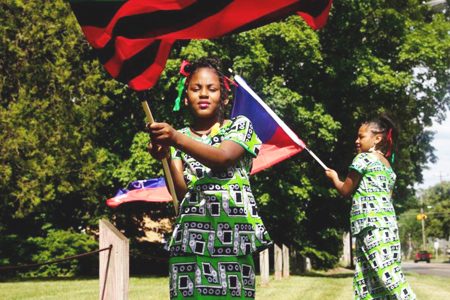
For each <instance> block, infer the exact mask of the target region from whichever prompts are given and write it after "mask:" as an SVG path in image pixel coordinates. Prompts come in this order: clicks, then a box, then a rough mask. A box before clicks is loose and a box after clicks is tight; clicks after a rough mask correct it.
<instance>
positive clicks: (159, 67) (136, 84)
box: [128, 40, 173, 91]
mask: <svg viewBox="0 0 450 300" xmlns="http://www.w3.org/2000/svg"><path fill="white" fill-rule="evenodd" d="M172 44H173V41H169V40H162V41H161V45H160V46H159V50H158V54H157V55H156V58H155V61H154V62H153V63H152V64H151V66H150V67H149V68H147V69H146V70H145V71H144V72H142V73H141V74H140V75H139V76H137V77H135V78H133V79H132V80H130V82H129V83H128V85H129V86H130V88H132V89H133V90H136V91H143V90H146V89H149V88H150V87H152V86H154V85H155V84H156V82H157V81H158V79H159V76H160V75H161V73H162V72H163V71H164V68H165V67H166V62H167V58H168V57H169V54H170V49H171V48H172Z"/></svg>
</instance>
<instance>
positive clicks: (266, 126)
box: [231, 75, 306, 174]
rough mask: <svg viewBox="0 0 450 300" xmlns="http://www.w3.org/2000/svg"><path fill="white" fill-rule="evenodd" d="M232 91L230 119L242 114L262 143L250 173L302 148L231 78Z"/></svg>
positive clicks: (260, 102)
mask: <svg viewBox="0 0 450 300" xmlns="http://www.w3.org/2000/svg"><path fill="white" fill-rule="evenodd" d="M234 80H235V81H236V83H237V84H238V87H237V88H236V93H235V98H234V104H233V110H232V112H231V116H232V117H235V116H238V115H244V116H246V117H247V118H249V119H250V121H252V123H253V129H254V130H255V132H256V134H257V135H258V137H259V138H260V139H261V141H262V143H263V144H262V146H261V149H260V151H259V153H258V156H257V157H256V158H255V159H254V160H253V167H252V171H251V174H255V173H257V172H259V171H262V170H264V169H266V168H269V167H271V166H273V165H274V164H277V163H279V162H280V161H282V160H285V159H287V158H289V157H291V156H293V155H295V154H297V153H299V152H301V151H302V150H303V149H305V148H306V145H305V143H303V141H302V140H301V139H299V138H298V136H297V135H296V134H295V133H294V132H293V131H292V130H291V129H290V128H289V127H288V126H287V125H286V124H285V123H284V122H283V121H282V120H281V119H280V118H279V117H278V116H277V115H276V114H275V113H274V112H273V110H272V109H270V107H268V106H267V104H265V103H264V101H263V100H262V99H261V98H260V97H259V96H258V95H257V94H256V93H255V92H254V91H253V90H252V89H251V88H250V87H249V86H248V85H247V83H246V82H245V81H244V79H242V77H240V76H238V75H237V76H235V77H234Z"/></svg>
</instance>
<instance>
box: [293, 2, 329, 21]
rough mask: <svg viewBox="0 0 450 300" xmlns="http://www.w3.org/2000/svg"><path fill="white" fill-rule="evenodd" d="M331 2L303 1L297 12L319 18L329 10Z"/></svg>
mask: <svg viewBox="0 0 450 300" xmlns="http://www.w3.org/2000/svg"><path fill="white" fill-rule="evenodd" d="M330 1H331V0H303V1H300V5H299V7H298V9H297V11H301V12H305V13H307V14H310V15H311V16H313V17H314V18H315V17H318V16H320V14H321V13H322V12H323V11H324V10H325V9H326V8H327V6H328V4H330Z"/></svg>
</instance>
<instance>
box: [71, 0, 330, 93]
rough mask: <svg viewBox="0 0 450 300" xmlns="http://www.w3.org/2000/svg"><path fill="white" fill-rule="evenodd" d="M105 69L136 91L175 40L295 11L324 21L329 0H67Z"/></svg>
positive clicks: (153, 77) (149, 80)
mask: <svg viewBox="0 0 450 300" xmlns="http://www.w3.org/2000/svg"><path fill="white" fill-rule="evenodd" d="M69 2H70V5H71V7H72V9H73V11H74V13H75V16H76V17H77V19H78V22H79V23H80V25H81V28H82V30H83V32H84V34H85V36H86V38H87V40H88V42H89V43H90V44H91V45H92V46H93V48H94V49H95V51H96V52H97V54H98V57H99V58H100V60H101V62H102V64H103V65H104V66H105V68H106V70H107V71H108V72H109V73H110V74H111V75H112V76H113V77H114V78H116V79H117V80H119V81H121V82H124V83H126V84H128V85H129V86H130V87H131V88H132V89H134V90H138V91H140V90H145V89H148V88H151V87H152V86H153V85H154V84H155V83H156V81H157V80H158V78H159V76H160V74H161V72H162V71H163V69H164V67H165V64H166V60H167V58H168V56H169V53H170V49H171V46H172V44H173V42H174V41H176V40H179V39H203V38H216V37H220V36H222V35H225V34H228V33H236V32H241V31H245V30H248V29H252V28H256V27H259V26H262V25H265V24H268V23H270V22H273V21H277V20H280V19H282V18H284V17H286V16H288V15H291V14H294V13H298V14H299V15H300V16H301V17H302V18H303V19H305V21H306V22H307V23H308V24H309V25H310V26H311V27H312V28H314V29H317V28H320V27H322V26H323V25H325V22H326V20H327V17H328V12H329V10H330V7H331V2H332V0H276V1H274V0H128V1H123V0H115V1H114V0H110V1H108V0H106V1H105V0H69Z"/></svg>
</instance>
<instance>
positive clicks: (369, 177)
mask: <svg viewBox="0 0 450 300" xmlns="http://www.w3.org/2000/svg"><path fill="white" fill-rule="evenodd" d="M349 169H350V170H355V171H356V172H358V173H360V174H361V175H362V178H361V181H360V183H359V185H358V187H357V189H356V191H355V192H354V193H353V199H352V209H351V213H350V215H351V217H350V223H351V232H352V234H353V235H356V234H358V233H359V232H360V231H362V230H363V229H364V228H367V227H391V228H397V220H396V216H395V211H394V206H393V205H392V200H391V195H392V190H393V188H394V183H395V179H396V175H395V173H394V171H393V170H392V168H388V167H386V166H385V165H384V164H383V163H382V162H381V161H380V160H379V159H378V158H377V157H376V155H375V154H373V153H367V152H366V153H360V154H358V155H357V156H356V157H355V158H354V159H353V162H352V164H351V165H350V167H349Z"/></svg>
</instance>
